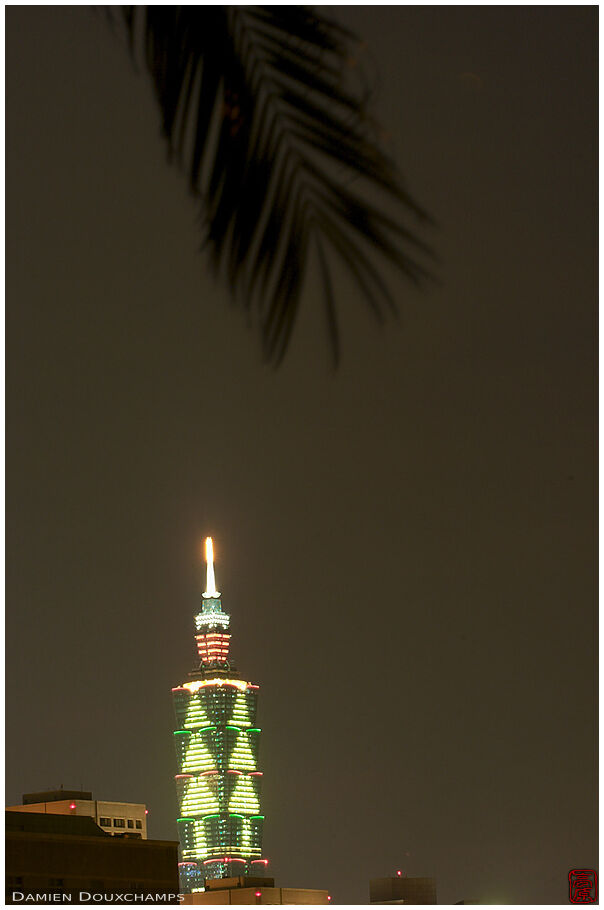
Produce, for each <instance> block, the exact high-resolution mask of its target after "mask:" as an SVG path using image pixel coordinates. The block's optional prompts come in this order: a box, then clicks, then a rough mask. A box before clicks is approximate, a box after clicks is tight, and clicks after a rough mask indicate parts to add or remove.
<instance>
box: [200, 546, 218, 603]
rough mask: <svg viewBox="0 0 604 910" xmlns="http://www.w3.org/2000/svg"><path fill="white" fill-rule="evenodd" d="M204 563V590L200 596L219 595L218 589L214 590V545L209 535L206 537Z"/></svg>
mask: <svg viewBox="0 0 604 910" xmlns="http://www.w3.org/2000/svg"><path fill="white" fill-rule="evenodd" d="M206 563H207V574H206V590H205V591H204V592H203V594H202V597H220V591H217V590H216V579H215V578H214V547H213V546H212V538H211V537H206Z"/></svg>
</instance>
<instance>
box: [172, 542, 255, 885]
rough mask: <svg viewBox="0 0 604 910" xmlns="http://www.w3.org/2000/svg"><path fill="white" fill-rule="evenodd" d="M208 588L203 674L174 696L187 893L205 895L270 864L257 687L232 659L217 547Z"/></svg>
mask: <svg viewBox="0 0 604 910" xmlns="http://www.w3.org/2000/svg"><path fill="white" fill-rule="evenodd" d="M207 546H208V544H206V547H207ZM206 587H207V591H206V592H205V593H204V594H203V596H202V602H201V609H200V611H199V613H198V614H197V616H196V617H195V629H196V631H195V641H196V645H197V655H198V658H199V668H198V669H197V670H195V671H194V672H192V673H190V674H189V678H188V680H187V681H186V682H184V683H182V685H180V686H177V687H176V688H174V689H173V690H172V694H173V699H174V711H175V714H176V730H175V732H174V741H175V745H176V756H177V763H178V773H177V774H176V791H177V796H178V810H179V818H178V833H179V838H180V847H181V862H180V864H179V868H180V887H181V892H182V893H184V894H187V893H191V892H193V891H198V890H201V889H202V888H203V887H204V880H205V879H206V878H228V877H230V876H235V875H246V874H247V875H250V874H251V875H259V874H264V871H265V869H266V865H267V861H266V860H265V859H263V857H262V825H263V821H264V816H263V815H262V810H261V807H260V783H261V780H262V772H261V771H259V770H258V748H259V744H260V729H259V727H257V726H256V702H257V698H258V686H256V685H254V684H253V683H251V682H246V681H245V680H242V679H241V676H240V674H239V673H237V671H236V670H235V667H234V666H233V664H232V663H231V661H230V659H229V643H230V634H229V631H228V628H229V622H230V616H229V614H228V613H226V612H225V611H224V610H223V609H222V602H221V599H220V594H219V593H218V592H217V591H216V590H215V583H214V569H213V554H212V544H211V541H210V543H209V558H208V584H207V586H206Z"/></svg>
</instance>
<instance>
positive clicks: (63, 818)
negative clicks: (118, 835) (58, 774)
mask: <svg viewBox="0 0 604 910" xmlns="http://www.w3.org/2000/svg"><path fill="white" fill-rule="evenodd" d="M4 814H5V817H6V830H7V831H27V832H28V833H31V834H72V835H75V836H77V837H109V838H110V837H111V835H110V834H107V833H106V832H105V831H103V830H102V829H101V828H99V826H98V825H97V824H96V823H95V821H94V819H93V818H91V816H90V815H48V814H47V813H45V812H11V811H10V810H7V811H6V812H5V813H4Z"/></svg>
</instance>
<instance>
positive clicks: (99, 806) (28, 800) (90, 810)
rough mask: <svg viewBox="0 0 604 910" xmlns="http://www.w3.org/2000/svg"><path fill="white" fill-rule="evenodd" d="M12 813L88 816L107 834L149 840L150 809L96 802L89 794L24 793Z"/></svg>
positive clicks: (69, 792)
mask: <svg viewBox="0 0 604 910" xmlns="http://www.w3.org/2000/svg"><path fill="white" fill-rule="evenodd" d="M6 808H7V811H9V812H37V813H44V814H48V815H71V816H77V815H88V816H90V818H93V819H94V821H95V822H96V824H97V825H98V826H99V827H100V828H102V829H103V831H105V832H106V833H107V834H112V835H113V834H134V835H136V836H137V837H141V838H142V839H143V840H146V838H147V807H146V806H145V805H144V803H122V802H115V801H107V800H100V799H93V798H92V793H90V792H88V791H87V790H63V789H60V790H47V791H44V792H42V793H24V794H23V803H22V804H21V805H18V806H7V807H6Z"/></svg>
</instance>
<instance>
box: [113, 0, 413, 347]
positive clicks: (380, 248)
mask: <svg viewBox="0 0 604 910" xmlns="http://www.w3.org/2000/svg"><path fill="white" fill-rule="evenodd" d="M119 10H120V12H119V13H118V14H117V18H118V19H119V20H120V21H121V22H122V23H123V24H124V25H125V28H126V31H127V35H128V40H129V44H130V49H131V52H132V54H133V55H134V57H135V59H136V58H137V57H142V58H143V60H144V62H145V65H146V68H147V69H148V70H149V73H150V74H151V78H152V80H153V85H154V90H155V95H156V98H157V101H158V104H159V107H160V110H161V117H162V130H163V134H164V136H165V139H166V141H167V145H168V149H169V152H170V156H171V158H172V159H174V160H175V161H176V162H177V163H178V164H179V165H180V167H181V168H182V169H184V171H185V172H186V174H187V176H188V182H189V187H190V190H191V192H192V193H193V194H194V195H195V197H196V198H197V200H198V202H199V205H200V216H201V225H202V230H203V234H204V244H205V245H206V246H207V248H208V249H209V253H210V259H211V262H212V264H213V267H214V269H215V271H216V273H217V274H219V275H222V276H223V277H224V278H226V280H227V281H228V284H229V286H230V288H231V289H232V292H233V294H234V297H235V299H237V300H239V301H241V302H242V304H243V306H244V307H245V308H246V309H247V310H248V312H249V314H250V316H251V317H252V318H253V319H255V320H256V321H257V322H258V324H259V328H260V334H261V339H262V347H263V353H264V356H265V358H266V359H267V360H269V361H271V362H273V363H275V364H277V363H279V362H280V361H281V360H282V358H283V356H284V354H285V352H286V350H287V346H288V343H289V340H290V338H291V334H292V330H293V327H294V324H295V321H296V315H297V313H298V311H299V308H300V304H301V299H302V289H303V283H304V276H305V273H306V270H307V265H308V261H309V259H310V257H311V255H312V252H313V250H314V251H315V255H316V257H317V262H318V266H319V269H320V274H321V276H322V286H323V290H324V304H325V311H326V314H327V325H328V333H329V339H330V345H331V351H332V354H333V357H334V360H335V361H336V362H337V360H338V358H339V347H340V345H339V331H338V320H337V318H336V310H335V295H334V291H333V286H332V279H331V265H330V263H331V260H332V257H333V254H334V253H335V254H337V256H339V257H340V259H341V260H342V261H343V263H344V264H345V266H346V267H347V268H348V270H349V272H350V273H351V275H352V276H353V278H354V280H355V281H356V283H357V285H358V286H359V288H360V289H361V291H362V292H363V294H364V297H365V298H366V300H367V301H368V303H369V305H370V306H371V308H372V310H373V312H374V313H375V315H376V317H378V318H383V315H384V312H385V309H386V308H388V307H391V308H393V309H394V308H395V304H394V301H393V298H392V295H391V293H390V292H389V289H388V287H387V286H386V283H385V282H384V280H383V279H382V277H381V275H380V269H379V261H376V257H375V254H376V252H377V253H379V254H381V255H382V256H384V257H385V259H386V260H389V261H390V262H391V263H394V264H395V265H396V266H397V267H398V268H399V270H400V271H401V272H402V274H403V275H404V276H405V277H406V278H407V279H409V280H410V281H412V282H414V283H418V282H420V281H421V280H422V279H424V278H426V277H427V275H428V271H427V270H426V268H425V266H424V265H422V262H425V261H426V259H427V257H429V256H430V249H429V247H428V246H427V244H426V243H425V242H424V241H423V240H422V239H421V238H420V236H419V234H418V233H417V232H416V229H412V228H410V227H409V224H408V222H409V219H412V221H413V223H414V224H415V225H416V227H417V225H421V224H422V223H423V224H424V225H425V224H426V223H427V222H429V221H430V219H429V218H428V216H427V215H426V213H425V212H424V211H423V210H422V208H421V207H420V206H419V205H418V204H417V203H416V202H415V201H414V200H413V199H412V197H411V196H410V195H409V193H408V192H407V191H406V190H405V189H404V186H403V184H402V181H401V180H400V178H399V176H398V174H397V171H396V167H395V165H394V163H393V162H392V160H391V159H390V158H389V157H388V156H387V155H386V154H384V152H383V151H382V150H381V149H380V145H379V142H378V141H377V139H376V136H377V129H376V125H375V123H374V122H373V120H372V118H371V116H370V115H369V113H368V112H367V104H366V101H367V99H366V94H367V93H366V91H365V90H364V88H363V84H362V81H361V80H360V79H358V78H357V79H356V80H355V79H354V78H352V77H354V75H355V71H356V70H355V67H354V65H353V64H354V59H353V54H354V52H355V40H356V39H355V38H354V36H353V35H351V34H350V33H349V32H347V31H346V30H344V29H343V28H342V27H341V26H339V25H338V24H336V23H335V22H333V21H330V20H328V19H327V18H325V17H324V16H322V15H318V14H317V13H316V12H314V11H312V10H310V9H309V8H307V7H301V6H290V7H279V6H268V7H262V6H242V7H226V6H204V7H198V6H182V7H180V6H170V7H166V6H128V7H120V8H119ZM111 15H112V18H113V20H114V21H115V20H116V14H115V13H112V14H111ZM393 203H395V209H396V212H397V214H396V215H394V216H393V215H391V214H388V213H387V212H390V211H391V210H392V208H393V205H392V204H393Z"/></svg>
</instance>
